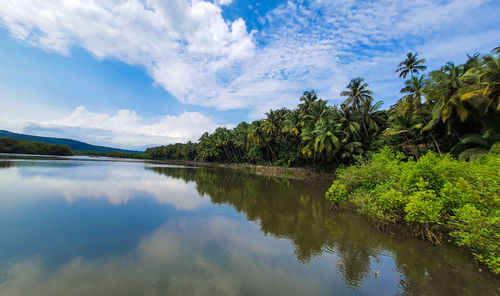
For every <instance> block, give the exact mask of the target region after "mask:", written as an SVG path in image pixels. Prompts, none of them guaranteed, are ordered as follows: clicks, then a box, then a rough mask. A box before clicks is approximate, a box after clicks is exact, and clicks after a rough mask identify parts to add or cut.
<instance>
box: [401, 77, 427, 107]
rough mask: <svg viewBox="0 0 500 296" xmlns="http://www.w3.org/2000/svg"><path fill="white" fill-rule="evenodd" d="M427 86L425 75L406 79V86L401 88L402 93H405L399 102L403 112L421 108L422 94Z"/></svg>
mask: <svg viewBox="0 0 500 296" xmlns="http://www.w3.org/2000/svg"><path fill="white" fill-rule="evenodd" d="M424 86H425V76H424V75H422V76H419V77H412V78H411V79H409V80H406V81H405V87H404V88H402V89H401V93H402V94H405V96H403V97H402V98H401V100H400V104H398V106H399V108H401V110H400V111H401V112H410V110H412V109H413V110H418V109H420V105H421V104H422V96H423V91H424Z"/></svg>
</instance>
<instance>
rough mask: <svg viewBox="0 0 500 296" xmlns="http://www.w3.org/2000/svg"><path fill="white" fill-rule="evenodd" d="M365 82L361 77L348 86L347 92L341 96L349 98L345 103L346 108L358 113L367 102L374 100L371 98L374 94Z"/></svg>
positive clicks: (352, 80) (354, 79)
mask: <svg viewBox="0 0 500 296" xmlns="http://www.w3.org/2000/svg"><path fill="white" fill-rule="evenodd" d="M363 81H364V79H363V78H360V77H356V78H353V79H351V81H350V82H349V84H348V85H347V90H345V91H343V92H341V93H340V95H341V96H343V97H347V99H346V100H345V101H344V103H343V106H344V108H352V109H353V110H355V111H358V110H359V109H360V108H361V105H362V104H365V102H366V101H372V100H373V97H372V96H371V95H372V94H373V92H372V91H371V90H369V89H367V87H368V84H367V83H364V82H363Z"/></svg>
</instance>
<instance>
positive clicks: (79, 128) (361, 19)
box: [0, 0, 500, 150]
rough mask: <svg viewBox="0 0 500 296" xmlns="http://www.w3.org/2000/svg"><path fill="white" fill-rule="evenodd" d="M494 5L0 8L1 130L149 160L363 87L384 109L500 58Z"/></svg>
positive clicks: (40, 0)
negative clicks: (413, 84)
mask: <svg viewBox="0 0 500 296" xmlns="http://www.w3.org/2000/svg"><path fill="white" fill-rule="evenodd" d="M499 15H500V3H499V2H498V1H496V0H493V1H490V0H414V1H403V0H380V1H376V0H372V1H359V0H310V1H305V0H303V1H300V0H290V1H281V0H267V1H247V0H242V1H238V0H211V1H208V0H207V1H201V0H123V1H120V0H2V1H1V9H0V106H1V107H0V129H7V130H10V131H13V132H22V133H27V134H35V135H41V136H52V137H66V138H72V139H77V140H82V141H85V142H88V143H91V144H99V145H107V146H112V147H117V148H128V149H137V150H142V149H144V148H146V147H151V146H157V145H164V144H169V143H175V142H187V141H189V140H191V141H196V140H197V139H198V138H199V137H200V136H201V135H202V134H203V133H204V132H206V131H208V132H212V131H213V130H215V128H217V127H218V126H226V127H229V128H231V127H234V126H235V125H237V124H238V123H239V122H241V121H247V122H251V121H253V120H256V119H259V118H262V117H263V116H264V114H265V112H267V111H269V109H276V108H281V107H287V108H294V107H295V106H296V105H297V104H298V102H299V98H300V96H301V94H302V93H303V92H304V91H306V90H312V89H313V90H316V91H317V92H318V95H319V97H321V98H323V99H325V100H329V104H330V105H334V104H338V103H340V102H341V101H342V100H343V98H342V97H340V92H341V91H342V90H343V89H344V88H345V86H346V85H347V84H348V82H349V80H350V79H351V78H354V77H358V76H359V77H363V78H364V79H365V81H366V82H367V83H368V84H369V88H370V89H371V90H373V91H374V97H375V99H376V100H382V101H384V106H385V108H387V107H388V106H390V105H391V104H393V103H395V102H396V101H397V99H398V98H399V97H400V94H399V90H400V89H401V87H402V84H403V81H402V80H400V79H398V75H397V74H396V73H395V69H396V67H397V64H398V63H399V62H400V61H401V60H403V59H404V56H405V54H406V53H407V52H409V51H416V52H418V54H419V55H420V56H421V57H423V58H425V59H426V65H427V66H428V69H429V70H434V69H438V68H439V67H441V66H442V65H444V64H445V63H446V62H448V61H454V62H455V63H463V62H464V61H465V60H466V58H467V54H473V53H475V52H479V53H482V54H488V53H490V51H491V50H492V49H493V48H494V47H496V46H499V45H500V17H498V16H499Z"/></svg>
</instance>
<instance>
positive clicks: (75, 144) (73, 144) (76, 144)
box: [0, 130, 138, 153]
mask: <svg viewBox="0 0 500 296" xmlns="http://www.w3.org/2000/svg"><path fill="white" fill-rule="evenodd" d="M0 137H6V138H12V139H17V140H22V141H28V142H39V143H46V144H57V145H64V146H68V147H69V148H70V149H71V150H73V151H93V152H112V151H114V152H123V153H138V151H132V150H125V149H118V148H111V147H106V146H97V145H91V144H87V143H85V142H81V141H77V140H72V139H65V138H52V137H40V136H33V135H25V134H18V133H12V132H9V131H6V130H0Z"/></svg>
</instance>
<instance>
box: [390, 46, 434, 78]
mask: <svg viewBox="0 0 500 296" xmlns="http://www.w3.org/2000/svg"><path fill="white" fill-rule="evenodd" d="M423 63H425V59H419V58H418V53H412V52H409V53H407V54H406V59H405V60H404V61H402V62H401V63H399V65H398V68H397V69H396V73H398V72H399V78H401V77H403V78H406V76H407V75H408V74H410V76H411V78H413V75H414V74H418V73H419V72H420V71H425V69H427V67H426V66H424V65H423Z"/></svg>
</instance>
